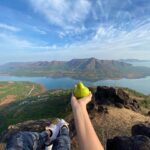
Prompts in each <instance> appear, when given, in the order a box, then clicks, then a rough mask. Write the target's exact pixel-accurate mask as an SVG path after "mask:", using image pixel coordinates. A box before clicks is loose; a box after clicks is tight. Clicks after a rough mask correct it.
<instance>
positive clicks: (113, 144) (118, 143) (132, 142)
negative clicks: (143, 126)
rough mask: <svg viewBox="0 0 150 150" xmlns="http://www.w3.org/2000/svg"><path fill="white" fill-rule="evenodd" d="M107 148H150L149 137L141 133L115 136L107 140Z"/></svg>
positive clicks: (144, 149) (149, 149)
mask: <svg viewBox="0 0 150 150" xmlns="http://www.w3.org/2000/svg"><path fill="white" fill-rule="evenodd" d="M107 150H150V138H148V137H147V136H143V135H136V136H132V137H126V136H124V137H115V138H114V139H112V140H108V141H107Z"/></svg>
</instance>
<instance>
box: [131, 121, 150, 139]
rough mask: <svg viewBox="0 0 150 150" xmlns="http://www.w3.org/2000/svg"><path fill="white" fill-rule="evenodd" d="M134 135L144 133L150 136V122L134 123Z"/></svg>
mask: <svg viewBox="0 0 150 150" xmlns="http://www.w3.org/2000/svg"><path fill="white" fill-rule="evenodd" d="M132 135H134V136H135V135H144V136H147V137H149V138H150V123H145V124H136V125H134V126H133V127H132Z"/></svg>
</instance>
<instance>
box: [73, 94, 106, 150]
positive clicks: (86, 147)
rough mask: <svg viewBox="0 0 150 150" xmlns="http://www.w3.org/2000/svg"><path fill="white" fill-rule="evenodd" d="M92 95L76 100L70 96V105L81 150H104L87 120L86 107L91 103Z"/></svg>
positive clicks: (88, 119) (89, 121)
mask: <svg viewBox="0 0 150 150" xmlns="http://www.w3.org/2000/svg"><path fill="white" fill-rule="evenodd" d="M91 98H92V94H90V95H89V96H87V97H84V98H82V99H79V100H77V99H76V97H74V96H73V95H72V97H71V105H72V110H73V115H74V120H75V126H76V130H77V136H78V141H79V147H80V149H81V150H91V149H93V150H104V149H103V146H102V144H101V143H100V141H99V139H98V137H97V135H96V132H95V130H94V128H93V125H92V123H91V120H90V118H89V115H88V112H87V109H86V105H87V103H89V102H90V101H91Z"/></svg>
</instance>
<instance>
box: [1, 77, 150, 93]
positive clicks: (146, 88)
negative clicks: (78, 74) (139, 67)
mask: <svg viewBox="0 0 150 150" xmlns="http://www.w3.org/2000/svg"><path fill="white" fill-rule="evenodd" d="M0 81H31V82H35V83H40V84H42V85H44V86H45V87H46V88H47V89H58V88H65V89H68V88H73V87H74V85H75V84H76V83H77V82H78V80H75V79H71V78H50V77H14V76H0ZM83 82H84V84H86V85H87V86H97V85H106V86H120V87H128V88H131V89H134V90H136V91H139V92H142V93H144V94H150V77H145V78H141V79H120V80H100V81H96V82H89V81H83Z"/></svg>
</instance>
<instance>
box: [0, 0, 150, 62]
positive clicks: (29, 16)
mask: <svg viewBox="0 0 150 150" xmlns="http://www.w3.org/2000/svg"><path fill="white" fill-rule="evenodd" d="M0 10H1V13H0V64H2V63H6V62H16V61H21V62H22V61H39V60H44V61H45V60H48V61H51V60H70V59H73V58H87V57H96V58H98V59H115V60H116V59H144V60H150V44H149V43H150V0H124V1H121V0H76V1H68V0H36V1H35V0H25V1H20V0H13V2H12V1H10V0H5V1H4V0H1V1H0Z"/></svg>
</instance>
